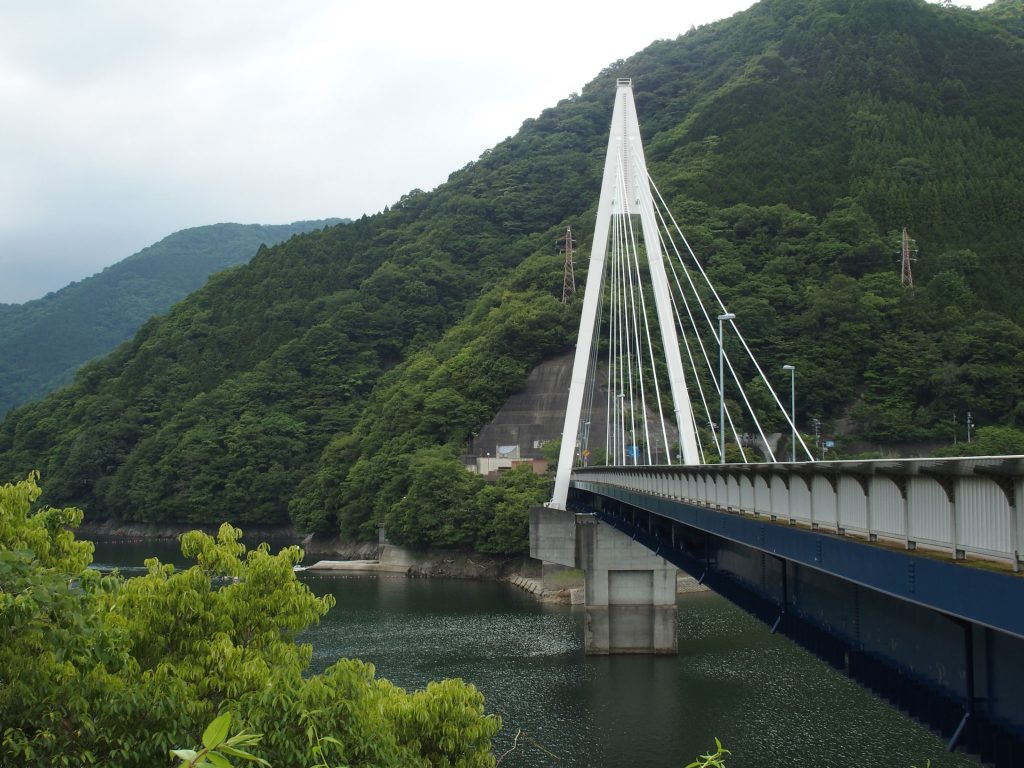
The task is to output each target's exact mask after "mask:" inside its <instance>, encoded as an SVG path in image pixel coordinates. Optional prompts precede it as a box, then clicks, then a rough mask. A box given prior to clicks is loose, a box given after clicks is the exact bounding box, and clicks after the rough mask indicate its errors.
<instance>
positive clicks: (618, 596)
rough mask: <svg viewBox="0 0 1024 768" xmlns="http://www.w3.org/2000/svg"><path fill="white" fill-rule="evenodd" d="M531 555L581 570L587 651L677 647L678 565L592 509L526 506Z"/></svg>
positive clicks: (645, 650)
mask: <svg viewBox="0 0 1024 768" xmlns="http://www.w3.org/2000/svg"><path fill="white" fill-rule="evenodd" d="M530 555H531V556H532V557H534V558H537V559H539V560H543V561H546V562H553V563H558V564H559V565H566V566H571V567H574V568H579V569H582V570H583V571H584V573H585V581H584V592H585V610H586V620H585V633H584V634H585V638H584V639H585V648H586V652H587V653H588V654H594V655H604V654H612V653H657V654H674V653H677V652H678V630H677V621H676V617H677V608H676V568H675V566H673V565H672V564H671V563H669V562H667V561H666V560H664V559H663V558H661V557H658V556H657V555H655V554H654V553H653V552H651V551H650V550H649V549H647V548H646V547H644V546H643V545H642V544H638V543H637V542H636V541H633V540H632V539H631V538H630V537H628V536H626V535H624V534H622V533H620V532H619V531H617V530H615V529H614V528H613V527H611V526H609V525H606V524H605V523H602V522H601V521H599V520H597V519H596V518H595V517H594V516H592V515H578V514H575V513H573V512H567V511H565V510H560V509H552V508H549V507H537V508H534V509H533V510H531V511H530Z"/></svg>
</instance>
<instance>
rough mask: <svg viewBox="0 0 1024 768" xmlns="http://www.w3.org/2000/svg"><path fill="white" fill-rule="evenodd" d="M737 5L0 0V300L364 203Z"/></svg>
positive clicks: (365, 208)
mask: <svg viewBox="0 0 1024 768" xmlns="http://www.w3.org/2000/svg"><path fill="white" fill-rule="evenodd" d="M972 4H974V5H975V6H978V5H981V4H982V3H980V2H975V3H972ZM750 5H752V0H715V1H714V2H709V1H708V0H631V2H629V3H628V4H623V3H611V2H605V0H516V2H514V3H503V4H501V5H500V6H499V5H498V4H492V3H487V2H480V0H474V1H473V2H468V1H467V2H462V1H461V0H431V1H430V2H425V0H418V1H416V2H413V1H411V0H410V1H409V2H406V1H405V0H402V1H396V0H391V1H389V0H362V1H361V2H349V1H348V0H333V1H331V0H289V2H287V3H285V2H275V3H270V2H258V1H254V0H247V1H245V2H243V1H242V0H176V2H161V3H156V2H139V1H138V0H91V1H90V2H79V1H77V0H32V2H22V1H21V0H0V302H22V301H26V300H29V299H33V298H38V297H40V296H42V295H44V294H46V293H47V292H49V291H54V290H57V289H58V288H61V287H62V286H64V285H66V284H67V283H69V282H71V281H73V280H80V279H82V278H84V277H88V276H89V275H91V274H93V273H95V272H97V271H99V270H101V269H102V268H103V267H105V266H107V265H110V264H113V263H114V262H116V261H120V260H121V259H123V258H125V257H127V256H130V255H131V254H133V253H135V252H137V251H139V250H141V249H142V248H144V247H145V246H147V245H150V244H152V243H154V242H156V241H157V240H159V239H161V238H163V237H165V236H166V235H169V234H171V233H172V232H175V231H177V230H180V229H184V228H186V227H193V226H199V225H202V224H214V223H217V222H224V221H234V222H242V223H261V224H283V223H287V222H291V221H295V220H299V219H318V218H326V217H330V216H341V217H352V218H357V217H359V216H361V215H362V214H364V213H368V214H372V213H375V212H376V211H379V210H380V209H382V208H383V207H384V206H385V205H390V204H392V203H394V202H395V201H396V200H397V199H398V198H399V197H401V195H403V194H404V193H406V192H408V191H409V190H411V189H414V188H420V189H432V188H434V187H436V186H437V185H438V184H440V183H442V182H443V181H444V180H445V179H446V178H447V176H448V174H449V173H451V172H452V171H454V170H457V169H459V168H461V167H462V166H464V165H466V163H468V162H470V161H472V160H475V159H477V158H478V157H479V156H480V154H481V153H482V152H483V151H484V150H485V149H487V148H489V147H492V146H494V145H495V144H497V143H498V142H500V141H501V140H502V139H504V138H505V137H507V136H510V135H512V134H514V133H515V132H516V131H517V130H518V128H519V126H520V125H521V123H522V122H523V120H525V119H527V118H530V117H536V116H537V115H538V114H539V113H540V112H541V111H542V110H543V109H545V108H547V107H549V106H553V105H554V104H556V103H557V102H558V101H559V99H562V98H565V97H566V96H568V95H570V94H571V93H573V92H577V91H579V90H581V88H582V87H583V85H584V84H586V83H587V82H589V81H590V80H591V79H593V78H594V77H595V76H596V75H597V74H598V73H599V72H600V71H601V69H603V68H604V67H606V66H607V65H609V64H611V63H612V62H614V61H616V60H618V59H622V58H626V57H628V56H630V55H632V54H633V53H635V52H636V51H638V50H640V49H641V48H644V47H645V46H647V45H648V44H649V43H651V42H653V41H654V40H657V39H665V38H669V39H671V38H675V37H676V36H678V35H680V34H682V33H684V32H686V31H687V30H688V29H689V28H690V27H691V26H700V25H701V24H705V23H707V22H710V21H713V20H715V19H718V18H723V17H726V16H729V15H732V14H733V13H735V12H737V11H740V10H743V9H745V8H747V7H749V6H750ZM609 109H610V107H609ZM610 119H611V117H610V113H609V120H610Z"/></svg>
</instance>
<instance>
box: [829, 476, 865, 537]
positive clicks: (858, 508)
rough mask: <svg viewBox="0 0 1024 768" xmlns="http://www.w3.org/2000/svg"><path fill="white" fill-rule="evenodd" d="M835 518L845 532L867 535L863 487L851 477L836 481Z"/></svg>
mask: <svg viewBox="0 0 1024 768" xmlns="http://www.w3.org/2000/svg"><path fill="white" fill-rule="evenodd" d="M836 496H837V499H836V507H837V511H836V517H837V519H838V521H839V527H840V528H842V529H843V530H846V531H855V532H857V533H868V497H867V495H865V493H864V487H863V486H862V485H861V484H860V483H859V482H857V480H856V478H853V477H840V478H839V480H838V481H836Z"/></svg>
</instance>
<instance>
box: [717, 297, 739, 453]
mask: <svg viewBox="0 0 1024 768" xmlns="http://www.w3.org/2000/svg"><path fill="white" fill-rule="evenodd" d="M735 317H736V315H734V314H733V313H732V312H726V313H724V314H721V315H719V316H718V441H719V442H718V463H719V464H725V351H724V349H723V346H722V339H723V337H722V323H723V322H725V321H726V320H733V319H735Z"/></svg>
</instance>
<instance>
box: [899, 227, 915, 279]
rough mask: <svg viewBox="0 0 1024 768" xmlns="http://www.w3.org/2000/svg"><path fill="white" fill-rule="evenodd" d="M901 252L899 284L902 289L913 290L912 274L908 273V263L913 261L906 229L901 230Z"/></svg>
mask: <svg viewBox="0 0 1024 768" xmlns="http://www.w3.org/2000/svg"><path fill="white" fill-rule="evenodd" d="M901 252H902V255H903V266H902V278H901V282H902V284H903V287H904V288H913V287H914V274H913V273H912V272H911V271H910V262H911V261H913V260H914V257H913V254H912V252H911V249H910V235H908V234H907V228H906V227H904V228H903V247H902V249H901Z"/></svg>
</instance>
